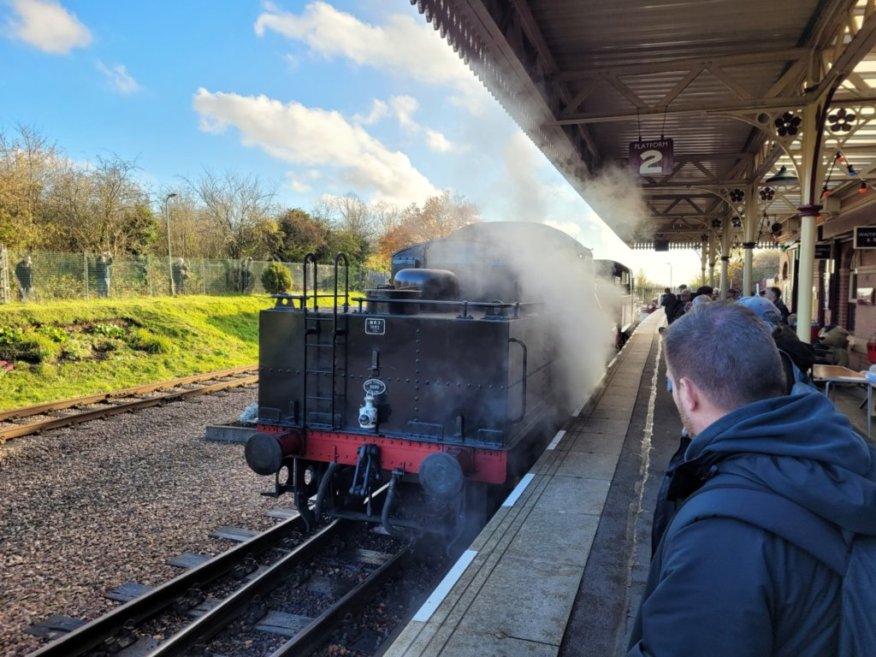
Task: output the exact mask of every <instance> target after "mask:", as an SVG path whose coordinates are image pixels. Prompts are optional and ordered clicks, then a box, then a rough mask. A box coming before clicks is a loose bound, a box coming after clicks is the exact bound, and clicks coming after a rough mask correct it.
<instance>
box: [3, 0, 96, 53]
mask: <svg viewBox="0 0 876 657" xmlns="http://www.w3.org/2000/svg"><path fill="white" fill-rule="evenodd" d="M10 6H11V8H12V11H13V14H14V15H12V16H10V17H9V18H8V20H7V27H8V29H9V31H10V33H11V35H12V36H13V37H14V38H16V39H19V40H21V41H24V42H25V43H27V44H29V45H31V46H33V47H34V48H38V49H39V50H42V51H43V52H48V53H53V54H67V53H69V52H70V51H71V50H73V48H85V47H87V46H88V45H90V44H91V32H90V31H89V30H88V28H87V27H85V25H83V24H82V23H81V22H80V21H79V19H77V18H76V16H74V15H73V14H71V13H70V12H69V11H67V10H66V9H64V7H62V6H61V4H60V3H58V2H53V1H52V0H14V1H13V2H12V3H11V5H10Z"/></svg>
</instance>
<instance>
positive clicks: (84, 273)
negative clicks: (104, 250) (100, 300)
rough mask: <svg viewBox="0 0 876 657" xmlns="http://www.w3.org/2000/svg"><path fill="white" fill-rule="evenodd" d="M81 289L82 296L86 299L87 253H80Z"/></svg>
mask: <svg viewBox="0 0 876 657" xmlns="http://www.w3.org/2000/svg"><path fill="white" fill-rule="evenodd" d="M82 291H83V297H84V298H85V299H86V300H87V299H88V254H87V253H83V254H82Z"/></svg>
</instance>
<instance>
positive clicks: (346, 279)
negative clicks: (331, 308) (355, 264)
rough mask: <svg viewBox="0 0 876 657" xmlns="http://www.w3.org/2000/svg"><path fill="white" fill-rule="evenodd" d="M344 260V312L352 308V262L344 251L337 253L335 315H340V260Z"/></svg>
mask: <svg viewBox="0 0 876 657" xmlns="http://www.w3.org/2000/svg"><path fill="white" fill-rule="evenodd" d="M341 260H343V261H344V312H345V313H346V312H347V311H348V310H349V308H350V303H349V297H350V262H349V260H347V256H346V254H344V253H338V254H336V255H335V317H337V315H338V262H340V261H341Z"/></svg>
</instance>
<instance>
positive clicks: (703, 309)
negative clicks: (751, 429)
mask: <svg viewBox="0 0 876 657" xmlns="http://www.w3.org/2000/svg"><path fill="white" fill-rule="evenodd" d="M663 345H664V348H665V350H666V363H667V365H668V366H669V368H670V369H671V370H672V374H673V377H674V378H675V379H676V380H678V379H680V378H682V377H687V378H688V379H690V380H691V381H693V382H694V383H696V384H697V386H699V387H700V388H701V389H702V390H703V391H704V392H705V393H706V395H707V396H708V397H709V398H710V399H711V401H712V402H713V403H714V404H715V405H716V406H718V407H719V408H720V409H722V410H724V411H728V412H729V411H732V410H735V409H737V408H739V407H740V406H744V405H745V404H750V403H751V402H755V401H758V400H761V399H767V398H770V397H779V396H781V395H783V394H785V374H784V370H783V368H782V361H781V358H780V356H779V352H778V349H777V348H776V344H775V342H774V341H773V338H772V335H771V334H770V330H769V329H768V328H767V326H766V324H765V323H764V322H762V321H761V320H760V319H758V317H757V316H756V315H755V314H754V313H753V312H751V311H750V310H749V309H748V308H745V307H744V306H742V305H740V304H737V303H732V302H724V301H719V302H715V303H706V304H702V305H698V306H694V307H693V308H691V310H690V311H689V312H687V313H685V314H684V315H683V316H682V317H680V318H679V319H678V320H676V321H675V322H673V323H672V324H671V325H670V326H669V327H668V329H667V330H666V331H665V332H664V334H663Z"/></svg>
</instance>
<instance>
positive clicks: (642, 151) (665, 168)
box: [629, 139, 673, 176]
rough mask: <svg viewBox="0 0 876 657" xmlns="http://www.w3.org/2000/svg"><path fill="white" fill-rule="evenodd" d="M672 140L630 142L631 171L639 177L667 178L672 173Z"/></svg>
mask: <svg viewBox="0 0 876 657" xmlns="http://www.w3.org/2000/svg"><path fill="white" fill-rule="evenodd" d="M672 153H673V145H672V140H671V139H655V140H653V141H633V142H630V159H629V163H630V169H631V170H632V172H633V173H634V174H635V175H637V176H667V175H669V174H670V173H672V166H673V160H672Z"/></svg>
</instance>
